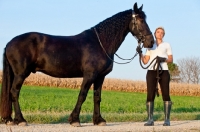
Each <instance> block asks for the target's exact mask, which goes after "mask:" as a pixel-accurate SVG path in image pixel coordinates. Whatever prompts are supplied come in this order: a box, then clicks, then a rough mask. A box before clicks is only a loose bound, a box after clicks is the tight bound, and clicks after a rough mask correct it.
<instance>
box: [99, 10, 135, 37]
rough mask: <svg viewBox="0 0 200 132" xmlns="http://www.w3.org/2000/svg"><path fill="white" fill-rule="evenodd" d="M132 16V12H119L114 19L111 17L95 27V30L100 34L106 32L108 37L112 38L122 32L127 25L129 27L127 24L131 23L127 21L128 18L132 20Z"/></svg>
mask: <svg viewBox="0 0 200 132" xmlns="http://www.w3.org/2000/svg"><path fill="white" fill-rule="evenodd" d="M131 15H132V10H126V11H123V12H119V13H117V14H115V15H113V16H112V17H109V18H107V19H105V20H104V21H102V22H100V23H99V24H97V25H96V26H95V28H96V29H97V30H98V32H99V34H102V33H105V32H106V35H108V37H109V36H110V37H111V36H113V35H115V33H116V31H121V29H122V28H124V26H125V25H127V23H126V22H129V21H127V18H128V19H131Z"/></svg>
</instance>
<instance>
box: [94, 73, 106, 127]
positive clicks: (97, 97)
mask: <svg viewBox="0 0 200 132" xmlns="http://www.w3.org/2000/svg"><path fill="white" fill-rule="evenodd" d="M104 78H105V77H104V76H103V77H98V78H97V79H96V80H95V82H94V113H93V123H94V125H101V126H105V125H106V120H104V119H103V118H102V117H101V113H100V103H101V90H102V84H103V81H104Z"/></svg>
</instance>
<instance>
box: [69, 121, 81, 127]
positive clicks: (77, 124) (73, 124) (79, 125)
mask: <svg viewBox="0 0 200 132" xmlns="http://www.w3.org/2000/svg"><path fill="white" fill-rule="evenodd" d="M70 125H71V126H74V127H81V124H80V123H79V122H74V123H71V124H70Z"/></svg>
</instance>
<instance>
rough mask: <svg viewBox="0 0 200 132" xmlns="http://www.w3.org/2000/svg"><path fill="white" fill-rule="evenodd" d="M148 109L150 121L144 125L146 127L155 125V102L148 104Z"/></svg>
mask: <svg viewBox="0 0 200 132" xmlns="http://www.w3.org/2000/svg"><path fill="white" fill-rule="evenodd" d="M146 107H147V114H148V121H147V123H145V124H144V126H153V125H154V121H153V109H154V102H147V103H146Z"/></svg>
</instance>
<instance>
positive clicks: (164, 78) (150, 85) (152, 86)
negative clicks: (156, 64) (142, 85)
mask: <svg viewBox="0 0 200 132" xmlns="http://www.w3.org/2000/svg"><path fill="white" fill-rule="evenodd" d="M156 76H157V71H154V70H148V71H147V74H146V82H147V101H154V99H155V93H156V83H157V78H156ZM159 77H160V80H159V84H160V88H161V92H162V98H163V101H171V99H170V96H169V92H170V91H169V82H170V74H169V71H168V70H163V71H162V73H161V74H159Z"/></svg>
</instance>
